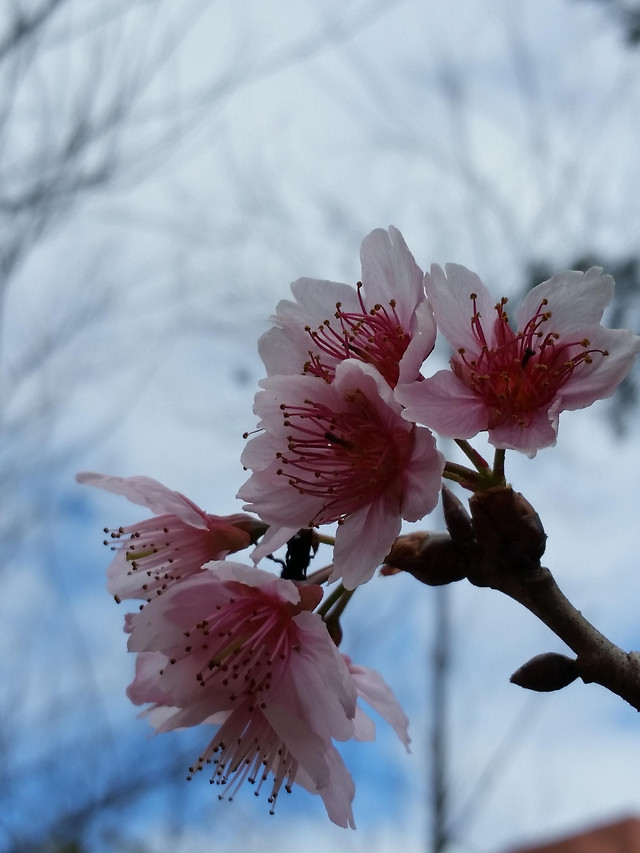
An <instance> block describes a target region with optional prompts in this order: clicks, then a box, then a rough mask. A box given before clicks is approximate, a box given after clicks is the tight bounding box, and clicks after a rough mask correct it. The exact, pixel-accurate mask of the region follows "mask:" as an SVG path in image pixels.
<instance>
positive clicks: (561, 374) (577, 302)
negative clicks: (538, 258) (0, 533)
mask: <svg viewBox="0 0 640 853" xmlns="http://www.w3.org/2000/svg"><path fill="white" fill-rule="evenodd" d="M445 269H446V272H445V271H443V270H442V269H441V268H440V267H438V266H433V267H432V268H431V274H430V275H427V276H426V277H425V281H426V290H427V294H428V296H429V300H430V302H431V305H432V307H433V311H434V315H435V318H436V321H437V324H438V328H439V329H440V330H441V331H442V332H443V334H444V335H445V337H446V338H447V340H448V341H449V343H450V344H451V346H452V348H453V350H454V355H453V356H452V358H451V370H441V371H438V372H437V373H436V374H435V375H434V376H432V377H430V378H428V379H426V380H425V381H424V382H421V383H419V384H412V385H409V384H406V385H404V386H403V387H399V388H398V389H397V390H396V396H397V399H398V400H400V402H401V403H402V404H403V405H404V406H406V412H405V417H407V418H408V419H411V420H412V421H416V422H418V423H421V424H425V425H427V426H429V427H431V429H433V430H435V431H436V432H437V433H439V434H440V435H442V436H446V437H450V438H462V439H465V438H471V437H472V436H474V435H476V434H477V433H478V432H480V431H484V430H486V431H488V437H489V441H490V442H491V443H492V444H493V445H494V446H495V447H498V448H505V449H509V448H510V449H514V450H520V451H522V452H524V453H527V454H529V455H530V456H533V455H535V453H536V451H538V450H539V449H540V448H543V447H547V446H549V445H552V444H554V443H555V441H556V436H557V430H558V416H559V414H560V412H562V411H565V410H571V409H580V408H584V407H586V406H589V405H591V403H593V402H594V401H595V400H598V399H601V398H603V397H608V396H609V395H610V394H612V393H613V391H614V390H615V388H616V386H617V385H618V383H619V382H621V380H622V379H623V378H624V377H625V376H626V374H627V373H628V371H629V369H630V368H631V365H632V364H633V361H634V358H635V356H636V354H637V352H638V349H639V348H640V339H639V338H637V337H636V336H635V335H633V334H632V333H631V332H629V331H627V330H624V329H606V328H604V327H603V326H601V325H600V320H601V318H602V314H603V312H604V309H605V307H606V306H607V305H608V304H609V302H610V300H611V297H612V295H613V288H614V282H613V279H612V278H611V276H609V275H603V274H602V270H601V269H600V268H598V267H593V268H591V269H590V270H588V271H587V272H586V273H582V272H577V271H567V272H561V273H558V274H557V275H554V276H553V278H551V279H550V280H549V281H545V282H543V283H542V284H539V285H538V286H537V287H535V288H533V290H531V291H530V292H529V293H528V294H527V296H526V297H525V299H524V302H523V303H522V305H521V307H520V309H519V310H518V312H517V314H516V325H517V331H515V332H514V331H513V330H512V328H511V326H510V325H509V318H508V315H507V312H506V304H507V300H506V299H501V300H500V301H499V302H498V303H497V304H495V302H494V300H493V299H492V298H491V295H490V294H489V291H488V290H487V288H486V287H485V285H484V284H483V283H482V282H481V281H480V279H479V278H478V276H477V275H475V274H474V273H472V272H470V271H469V270H467V269H465V267H462V266H458V265H456V264H448V265H447V266H446V268H445Z"/></svg>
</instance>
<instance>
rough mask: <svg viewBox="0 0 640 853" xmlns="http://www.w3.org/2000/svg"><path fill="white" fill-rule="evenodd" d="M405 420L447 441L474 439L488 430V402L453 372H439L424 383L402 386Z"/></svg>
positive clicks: (399, 389) (398, 390)
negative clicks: (479, 433)
mask: <svg viewBox="0 0 640 853" xmlns="http://www.w3.org/2000/svg"><path fill="white" fill-rule="evenodd" d="M395 395H396V399H397V400H398V401H399V402H400V403H401V404H402V405H403V406H405V411H404V413H403V417H405V418H406V419H407V420H409V421H414V422H416V423H419V424H424V425H425V426H428V427H429V428H430V429H432V430H434V432H436V433H438V434H439V435H441V436H443V437H445V438H472V437H473V436H474V435H476V434H477V433H478V432H480V431H481V430H485V429H487V424H488V420H489V417H488V414H487V409H486V406H485V404H484V401H483V400H482V398H481V397H479V396H478V395H477V394H476V393H475V392H474V391H472V390H471V388H469V387H468V386H467V385H465V383H464V382H462V381H461V380H460V379H458V377H457V376H456V375H455V374H454V373H452V372H451V371H450V370H439V371H438V372H437V373H435V374H434V375H433V376H431V377H429V379H425V381H424V382H414V383H412V384H411V385H402V386H398V387H397V388H396V390H395Z"/></svg>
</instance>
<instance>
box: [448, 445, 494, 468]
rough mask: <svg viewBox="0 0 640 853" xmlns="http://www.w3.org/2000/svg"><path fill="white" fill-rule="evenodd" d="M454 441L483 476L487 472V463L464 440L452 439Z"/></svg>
mask: <svg viewBox="0 0 640 853" xmlns="http://www.w3.org/2000/svg"><path fill="white" fill-rule="evenodd" d="M454 441H455V443H456V444H457V445H458V447H459V448H460V450H461V451H462V452H463V453H464V455H465V456H466V457H467V459H469V460H470V462H471V463H472V464H473V466H474V468H475V469H476V470H477V471H479V472H480V473H481V474H484V473H485V472H486V471H487V470H488V468H489V463H488V462H487V460H486V459H484V458H483V457H482V456H480V454H479V453H478V451H477V450H476V449H475V448H474V447H472V446H471V445H470V444H469V442H468V441H466V439H464V438H454Z"/></svg>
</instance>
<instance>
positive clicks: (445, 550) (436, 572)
mask: <svg viewBox="0 0 640 853" xmlns="http://www.w3.org/2000/svg"><path fill="white" fill-rule="evenodd" d="M394 569H395V570H400V571H403V572H409V574H411V575H413V576H414V578H416V580H419V581H420V582H421V583H425V584H428V585H429V586H441V585H442V584H446V583H452V582H453V581H459V580H462V578H463V577H465V575H466V560H465V558H464V556H463V554H462V552H461V551H460V549H459V548H458V546H457V545H456V543H454V542H453V540H452V539H451V536H449V534H448V533H426V532H416V533H409V534H407V535H406V536H399V537H398V538H397V539H396V541H395V543H394V545H393V547H392V548H391V551H390V552H389V554H388V555H387V557H386V558H385V565H384V567H383V570H382V571H383V574H393V573H394Z"/></svg>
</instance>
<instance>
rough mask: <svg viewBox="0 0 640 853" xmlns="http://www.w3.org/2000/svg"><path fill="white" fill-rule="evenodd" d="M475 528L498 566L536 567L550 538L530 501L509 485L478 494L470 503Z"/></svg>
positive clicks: (528, 568)
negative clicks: (500, 564)
mask: <svg viewBox="0 0 640 853" xmlns="http://www.w3.org/2000/svg"><path fill="white" fill-rule="evenodd" d="M469 506H470V508H471V516H472V518H473V529H474V532H475V535H476V539H477V541H478V544H479V545H480V546H481V548H482V550H483V551H484V553H485V555H488V556H490V557H491V559H492V560H494V561H495V562H496V564H499V563H502V564H506V565H508V566H510V567H516V568H519V569H523V570H530V569H534V568H537V567H538V566H539V565H540V558H541V557H542V555H543V553H544V549H545V544H546V539H547V535H546V533H545V532H544V528H543V527H542V522H541V521H540V518H539V516H538V514H537V512H536V511H535V509H534V508H533V507H532V506H531V504H530V503H529V501H528V500H527V499H526V498H525V497H523V495H521V494H520V493H519V492H514V491H513V489H512V488H511V487H510V486H497V487H495V488H491V489H486V490H485V491H482V492H476V493H475V494H474V495H473V496H472V497H471V499H470V500H469Z"/></svg>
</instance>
